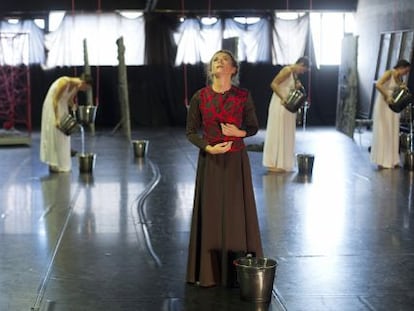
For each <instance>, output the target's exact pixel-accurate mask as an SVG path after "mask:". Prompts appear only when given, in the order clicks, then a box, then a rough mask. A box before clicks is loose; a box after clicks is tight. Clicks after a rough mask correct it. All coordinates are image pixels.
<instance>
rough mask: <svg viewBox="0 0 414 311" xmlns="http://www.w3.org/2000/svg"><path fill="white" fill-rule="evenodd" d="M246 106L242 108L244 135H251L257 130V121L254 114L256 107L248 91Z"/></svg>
mask: <svg viewBox="0 0 414 311" xmlns="http://www.w3.org/2000/svg"><path fill="white" fill-rule="evenodd" d="M245 105H246V107H245V109H244V130H245V131H246V137H248V136H253V135H255V134H256V133H257V131H258V130H259V122H258V121H257V116H256V107H255V105H254V102H253V98H252V96H251V94H250V92H249V94H248V95H247V101H246V104H245Z"/></svg>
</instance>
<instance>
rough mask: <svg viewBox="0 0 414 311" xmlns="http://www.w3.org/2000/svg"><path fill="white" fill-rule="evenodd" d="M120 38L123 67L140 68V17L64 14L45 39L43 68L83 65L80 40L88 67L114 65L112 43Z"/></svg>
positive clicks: (142, 36) (142, 26)
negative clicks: (45, 54)
mask: <svg viewBox="0 0 414 311" xmlns="http://www.w3.org/2000/svg"><path fill="white" fill-rule="evenodd" d="M120 37H123V41H124V45H125V64H126V65H143V64H144V48H145V47H144V44H145V24H144V17H143V16H140V17H137V18H134V19H129V18H126V17H123V16H121V15H119V14H117V13H101V14H96V13H95V14H78V13H77V14H74V15H71V14H67V15H65V17H64V19H63V21H62V23H61V25H60V27H58V29H57V30H56V31H54V32H51V33H49V34H47V35H46V36H45V45H46V49H47V60H46V67H48V68H53V67H57V66H82V65H84V51H83V40H84V39H86V41H87V47H88V60H89V64H90V65H92V66H94V65H108V66H116V65H118V54H117V48H118V47H117V45H116V40H117V39H118V38H120Z"/></svg>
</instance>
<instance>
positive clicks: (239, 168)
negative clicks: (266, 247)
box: [187, 149, 263, 287]
mask: <svg viewBox="0 0 414 311" xmlns="http://www.w3.org/2000/svg"><path fill="white" fill-rule="evenodd" d="M229 252H252V253H255V254H256V256H263V250H262V244H261V239H260V230H259V224H258V220H257V212H256V203H255V198H254V192H253V184H252V177H251V169H250V162H249V158H248V155H247V152H246V150H245V149H244V150H242V151H240V152H229V153H226V154H220V155H211V154H208V153H206V152H204V151H200V154H199V158H198V166H197V177H196V185H195V195H194V209H193V216H192V222H191V233H190V244H189V250H188V264H187V282H189V283H199V285H200V286H204V287H209V286H215V285H226V283H227V282H228V280H227V278H228V274H229V271H228V267H229V266H230V267H231V263H229V262H228V260H229V259H228V254H229Z"/></svg>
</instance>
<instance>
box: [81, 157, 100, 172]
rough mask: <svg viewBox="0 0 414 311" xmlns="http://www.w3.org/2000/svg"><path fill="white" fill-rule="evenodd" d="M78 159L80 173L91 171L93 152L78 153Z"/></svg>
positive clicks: (93, 165)
mask: <svg viewBox="0 0 414 311" xmlns="http://www.w3.org/2000/svg"><path fill="white" fill-rule="evenodd" d="M78 159H79V172H80V173H88V174H89V173H92V172H93V169H94V167H95V160H96V154H95V153H80V154H79V155H78Z"/></svg>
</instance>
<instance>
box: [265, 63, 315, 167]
mask: <svg viewBox="0 0 414 311" xmlns="http://www.w3.org/2000/svg"><path fill="white" fill-rule="evenodd" d="M308 69H309V60H308V58H307V57H301V58H299V59H298V60H297V62H296V63H295V64H293V65H288V66H285V67H283V68H282V70H280V71H279V73H278V74H277V75H276V77H275V78H274V79H273V81H272V83H271V84H270V87H271V88H272V90H273V94H272V98H271V100H270V104H269V111H268V117H267V126H266V135H265V141H264V148H263V166H265V167H266V168H267V169H268V170H269V171H273V172H288V171H292V170H293V167H294V163H295V154H294V152H295V132H296V113H292V112H290V111H288V110H287V109H286V108H285V107H284V105H285V104H286V99H287V96H288V95H289V92H290V91H291V90H292V89H295V88H296V89H299V88H302V87H303V86H302V84H301V83H300V81H299V80H298V78H297V76H298V75H299V74H303V73H305V72H306V71H307V70H308Z"/></svg>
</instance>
